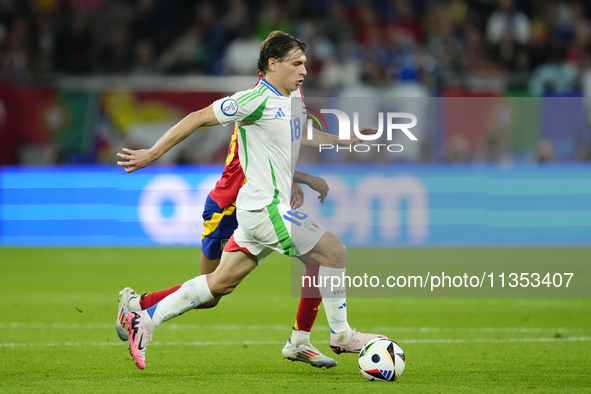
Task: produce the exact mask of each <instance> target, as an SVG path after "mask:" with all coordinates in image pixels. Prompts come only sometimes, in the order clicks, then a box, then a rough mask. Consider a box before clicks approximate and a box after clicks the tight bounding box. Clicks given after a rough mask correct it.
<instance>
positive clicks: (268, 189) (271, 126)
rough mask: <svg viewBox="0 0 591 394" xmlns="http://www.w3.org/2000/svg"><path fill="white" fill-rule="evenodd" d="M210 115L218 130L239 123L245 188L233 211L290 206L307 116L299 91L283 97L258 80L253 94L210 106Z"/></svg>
mask: <svg viewBox="0 0 591 394" xmlns="http://www.w3.org/2000/svg"><path fill="white" fill-rule="evenodd" d="M292 105H293V108H292ZM213 110H214V113H215V116H216V117H217V119H218V121H219V122H220V123H221V124H222V125H227V124H229V123H233V122H237V123H238V141H239V144H240V149H239V150H238V152H239V153H238V154H239V158H240V163H241V165H242V169H243V170H244V174H245V176H246V184H245V185H244V186H243V187H242V188H241V189H240V192H239V193H238V199H237V201H236V206H237V207H238V208H240V209H245V210H257V209H261V208H264V207H265V206H267V205H270V204H277V203H279V202H283V203H286V204H288V205H289V193H290V189H291V183H292V180H293V172H294V170H295V165H296V163H297V160H298V155H299V151H300V145H301V140H302V134H303V129H304V123H305V116H306V115H305V112H304V108H303V99H302V94H301V90H300V89H298V90H296V91H294V92H293V93H292V94H291V96H290V97H285V96H283V95H282V94H281V93H280V92H279V91H278V90H277V89H276V88H275V87H274V86H272V85H271V84H270V83H268V82H267V81H266V80H265V79H262V80H261V81H259V83H258V84H257V85H256V86H255V87H254V88H252V89H249V90H246V91H242V92H238V93H236V94H234V95H233V96H231V97H225V98H223V99H220V100H217V101H215V102H214V103H213Z"/></svg>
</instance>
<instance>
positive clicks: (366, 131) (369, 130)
mask: <svg viewBox="0 0 591 394" xmlns="http://www.w3.org/2000/svg"><path fill="white" fill-rule="evenodd" d="M377 132H378V129H377V128H376V127H369V126H362V127H360V128H359V134H361V135H374V134H376V133H377ZM349 141H351V143H350V144H347V145H355V144H356V143H358V142H363V141H364V140H363V139H361V138H359V137H357V136H356V135H355V132H351V137H350V140H349Z"/></svg>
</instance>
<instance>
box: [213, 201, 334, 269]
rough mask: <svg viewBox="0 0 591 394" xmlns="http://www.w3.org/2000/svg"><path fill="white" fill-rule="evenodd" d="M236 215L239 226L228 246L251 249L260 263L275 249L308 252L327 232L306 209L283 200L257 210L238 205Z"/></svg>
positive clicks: (231, 249) (291, 253)
mask: <svg viewBox="0 0 591 394" xmlns="http://www.w3.org/2000/svg"><path fill="white" fill-rule="evenodd" d="M236 218H237V219H238V228H237V229H236V231H234V234H233V235H232V237H231V238H230V240H229V241H228V243H227V244H226V247H225V248H224V250H225V251H228V252H234V251H237V250H242V251H243V252H246V253H250V254H252V255H254V256H257V261H258V263H260V262H261V261H263V259H264V258H265V257H267V256H268V255H269V254H271V252H273V251H276V252H279V253H281V254H283V255H286V256H292V257H295V256H301V255H303V254H306V253H308V252H309V251H310V250H312V248H314V246H316V244H317V243H318V241H320V238H321V237H322V235H323V234H324V233H325V232H326V228H324V227H323V226H322V225H321V224H320V223H318V222H317V221H315V220H314V219H313V218H311V217H310V216H308V215H307V214H306V213H304V212H301V211H298V210H292V209H291V208H290V207H289V206H288V205H286V204H283V203H279V204H277V205H269V206H267V207H265V208H263V209H259V210H256V211H247V210H243V209H239V208H237V209H236Z"/></svg>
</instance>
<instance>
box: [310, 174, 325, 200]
mask: <svg viewBox="0 0 591 394" xmlns="http://www.w3.org/2000/svg"><path fill="white" fill-rule="evenodd" d="M308 186H310V189H312V190H316V191H317V192H318V193H320V195H319V196H318V200H320V204H324V199H325V198H326V196H327V194H328V191H329V190H330V189H329V188H328V183H326V181H325V180H324V179H322V178H320V177H317V176H310V181H309V182H308Z"/></svg>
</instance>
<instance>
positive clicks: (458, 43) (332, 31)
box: [0, 0, 591, 95]
mask: <svg viewBox="0 0 591 394" xmlns="http://www.w3.org/2000/svg"><path fill="white" fill-rule="evenodd" d="M590 16H591V3H590V2H588V1H583V0H564V1H552V0H551V1H548V0H414V1H410V0H363V1H362V0H306V1H304V0H283V1H278V0H260V1H255V0H222V1H213V0H203V1H195V0H175V1H169V0H0V53H1V58H2V62H1V65H0V66H1V72H2V75H3V76H4V77H7V78H11V79H15V80H23V81H30V80H35V79H38V78H43V77H46V76H48V75H54V74H55V73H58V74H83V75H105V74H119V75H121V74H140V75H152V74H167V75H195V74H205V75H224V74H232V75H236V74H242V75H253V74H254V73H255V71H256V69H255V67H256V59H257V55H258V46H259V44H260V42H261V40H263V39H264V38H265V37H266V35H267V33H268V32H269V31H271V30H276V29H279V30H284V31H287V32H289V33H292V34H294V35H296V36H297V37H299V38H301V39H302V40H303V41H305V42H307V43H308V44H309V53H308V57H309V67H308V70H309V74H310V81H308V88H309V87H310V86H309V85H310V84H313V85H314V86H319V87H323V88H335V87H337V88H338V87H340V88H343V87H346V86H350V85H352V84H354V83H356V82H357V81H359V80H361V81H362V82H365V83H367V84H369V85H377V86H384V84H392V83H395V82H396V81H408V80H419V81H421V82H423V84H424V85H425V86H426V87H427V88H429V89H430V91H431V93H432V94H434V93H436V92H439V91H441V90H442V89H446V88H453V87H458V86H462V85H466V84H467V85H468V86H464V87H468V88H472V89H477V90H499V89H517V90H520V91H522V92H525V91H529V92H530V93H531V94H533V95H542V94H544V93H545V92H547V91H552V92H555V93H561V94H563V93H568V92H571V91H573V90H575V89H578V88H581V87H582V82H581V81H582V76H583V75H582V74H583V73H582V72H583V71H584V70H586V69H587V68H589V67H590V66H591V19H590ZM466 76H467V77H468V78H465V77H466Z"/></svg>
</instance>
